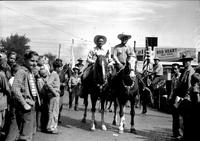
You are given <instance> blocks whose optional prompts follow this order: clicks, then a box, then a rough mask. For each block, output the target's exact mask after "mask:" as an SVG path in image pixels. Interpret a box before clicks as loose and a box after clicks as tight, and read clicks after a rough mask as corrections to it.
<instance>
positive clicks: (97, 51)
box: [86, 47, 107, 64]
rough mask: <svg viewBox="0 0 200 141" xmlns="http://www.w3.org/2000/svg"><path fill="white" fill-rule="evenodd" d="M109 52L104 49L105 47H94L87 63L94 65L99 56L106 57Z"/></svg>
mask: <svg viewBox="0 0 200 141" xmlns="http://www.w3.org/2000/svg"><path fill="white" fill-rule="evenodd" d="M106 53H107V51H106V50H105V49H103V47H102V48H101V49H100V48H98V47H94V48H93V50H90V51H89V54H88V56H87V60H86V61H87V63H89V64H93V63H94V62H95V61H96V58H97V56H99V55H104V56H106Z"/></svg>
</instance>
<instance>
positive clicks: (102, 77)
mask: <svg viewBox="0 0 200 141" xmlns="http://www.w3.org/2000/svg"><path fill="white" fill-rule="evenodd" d="M107 75H108V59H107V56H103V55H99V56H97V59H96V62H95V65H94V78H95V81H96V83H97V84H98V85H103V84H105V83H106V82H107Z"/></svg>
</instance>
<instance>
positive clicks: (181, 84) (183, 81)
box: [177, 54, 195, 140]
mask: <svg viewBox="0 0 200 141" xmlns="http://www.w3.org/2000/svg"><path fill="white" fill-rule="evenodd" d="M192 60H193V58H192V57H191V56H190V54H183V55H182V57H181V59H180V61H182V63H183V67H184V69H183V72H182V73H181V76H180V77H179V81H178V90H177V96H179V97H180V98H181V99H182V100H183V101H182V102H181V103H180V105H179V107H178V110H179V112H180V114H181V116H182V117H183V138H184V140H188V139H190V122H191V121H190V119H189V118H188V113H187V112H188V111H187V108H188V107H187V106H188V102H187V93H188V90H189V88H190V87H191V77H192V75H193V74H194V73H195V70H194V69H193V68H192V66H191V62H192Z"/></svg>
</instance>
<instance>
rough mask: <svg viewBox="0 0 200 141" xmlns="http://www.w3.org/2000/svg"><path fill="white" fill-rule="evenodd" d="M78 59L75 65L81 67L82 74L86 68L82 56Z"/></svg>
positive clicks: (80, 72)
mask: <svg viewBox="0 0 200 141" xmlns="http://www.w3.org/2000/svg"><path fill="white" fill-rule="evenodd" d="M77 61H78V63H77V64H75V67H78V68H79V75H80V74H82V72H83V68H84V65H83V59H82V58H79V59H78V60H77Z"/></svg>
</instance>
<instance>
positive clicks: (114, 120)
mask: <svg viewBox="0 0 200 141" xmlns="http://www.w3.org/2000/svg"><path fill="white" fill-rule="evenodd" d="M117 106H118V104H117V100H116V99H115V100H114V117H113V122H112V124H113V125H117Z"/></svg>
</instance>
